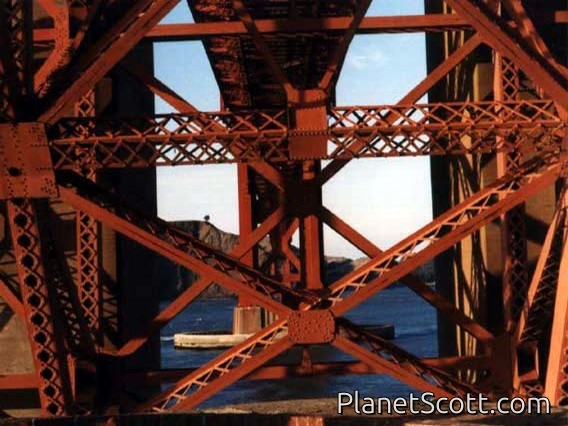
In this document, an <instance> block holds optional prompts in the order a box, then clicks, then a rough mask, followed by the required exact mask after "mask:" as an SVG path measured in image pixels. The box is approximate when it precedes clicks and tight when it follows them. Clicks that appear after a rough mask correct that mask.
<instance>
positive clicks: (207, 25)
mask: <svg viewBox="0 0 568 426" xmlns="http://www.w3.org/2000/svg"><path fill="white" fill-rule="evenodd" d="M255 22H256V25H257V27H258V31H259V32H260V33H261V34H294V33H318V32H339V31H345V30H346V29H347V28H348V27H349V22H350V18H348V17H345V18H344V17H338V18H319V19H318V18H298V19H258V20H256V21H255ZM538 22H539V23H547V24H550V23H555V24H566V23H568V12H566V11H561V10H560V11H556V12H555V13H554V15H551V16H544V15H543V16H541V17H538ZM464 29H471V27H470V26H469V24H468V22H467V21H466V20H464V19H462V18H461V17H460V16H457V15H456V14H430V15H409V16H368V17H366V18H364V19H363V21H362V22H361V25H359V28H358V29H357V31H356V34H381V33H411V32H429V31H449V30H451V31H456V30H464ZM246 34H247V30H246V28H245V26H244V25H243V23H242V22H240V21H227V22H199V23H187V24H161V25H156V26H155V27H154V28H153V29H151V30H150V32H149V33H148V35H147V36H146V39H150V40H152V41H158V42H164V41H192V40H201V39H203V38H205V37H214V36H238V35H246ZM54 36H55V30H54V29H51V28H48V29H45V28H42V29H36V30H35V31H34V41H35V42H48V41H52V40H53V39H54Z"/></svg>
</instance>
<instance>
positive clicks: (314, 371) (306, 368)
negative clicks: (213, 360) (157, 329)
mask: <svg viewBox="0 0 568 426" xmlns="http://www.w3.org/2000/svg"><path fill="white" fill-rule="evenodd" d="M420 361H421V362H422V364H424V365H427V366H429V367H433V368H438V369H442V370H444V369H448V370H450V369H452V370H453V369H457V370H459V369H470V368H476V369H479V370H482V369H488V368H490V367H491V359H490V358H489V357H485V356H465V357H448V358H421V359H420ZM196 370H197V369H194V368H189V369H184V368H179V369H165V370H157V371H146V372H144V373H130V374H127V375H126V376H125V377H124V379H125V383H128V384H130V385H133V384H144V385H161V384H165V383H172V382H177V381H178V380H180V379H182V378H183V377H184V376H186V375H188V374H191V373H193V372H194V371H196ZM343 374H384V370H382V369H379V368H377V367H376V366H374V365H369V364H366V363H364V362H361V361H337V362H315V363H313V364H310V365H303V364H281V365H267V366H264V367H260V368H259V369H258V370H256V371H254V372H253V373H251V374H249V375H248V376H246V379H247V380H267V379H270V380H274V379H285V378H289V377H305V376H308V377H309V376H318V375H322V376H327V375H343Z"/></svg>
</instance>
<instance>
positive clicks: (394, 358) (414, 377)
mask: <svg viewBox="0 0 568 426" xmlns="http://www.w3.org/2000/svg"><path fill="white" fill-rule="evenodd" d="M338 327H339V329H340V330H344V332H345V334H346V336H347V337H342V336H338V337H336V339H335V341H334V342H333V345H334V346H336V347H337V348H339V349H341V350H343V351H345V352H347V353H349V354H351V355H353V356H355V357H356V358H359V359H360V360H361V361H363V362H366V363H367V364H369V365H378V366H380V367H382V368H383V369H384V370H385V372H386V373H387V374H389V375H390V376H392V377H393V378H395V379H398V380H400V381H401V382H404V383H406V384H408V385H410V386H412V387H413V388H416V389H419V390H421V391H424V392H432V393H434V394H435V395H436V397H437V398H440V397H444V396H445V397H448V398H452V397H456V396H457V397H465V396H466V395H467V394H471V395H474V394H479V393H480V392H479V390H476V389H475V387H474V386H471V385H469V384H467V383H464V382H462V381H460V380H458V379H455V378H453V377H452V376H451V375H449V374H448V373H446V372H444V371H442V370H438V369H437V368H435V367H432V366H429V365H427V364H425V363H424V362H423V361H422V360H420V359H419V358H418V357H416V356H414V355H412V354H411V353H409V352H407V351H405V350H403V349H401V348H399V347H397V346H396V345H395V344H393V343H390V342H387V341H386V340H384V339H382V338H380V337H378V336H376V335H374V334H372V333H369V332H367V331H365V330H364V329H363V328H361V327H358V326H356V325H355V324H353V323H351V322H349V321H347V320H345V319H343V318H342V319H340V320H338ZM355 342H358V343H355ZM362 344H366V345H367V346H368V348H369V349H367V348H364V347H363V346H362Z"/></svg>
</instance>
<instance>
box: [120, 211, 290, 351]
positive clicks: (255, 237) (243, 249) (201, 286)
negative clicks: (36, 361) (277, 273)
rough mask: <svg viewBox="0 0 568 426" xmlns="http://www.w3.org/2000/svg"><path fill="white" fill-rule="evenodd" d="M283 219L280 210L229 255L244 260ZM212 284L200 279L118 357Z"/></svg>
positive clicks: (140, 341)
mask: <svg viewBox="0 0 568 426" xmlns="http://www.w3.org/2000/svg"><path fill="white" fill-rule="evenodd" d="M282 219H284V209H283V208H278V209H276V211H274V212H273V213H272V214H271V215H270V216H269V217H268V218H267V219H266V220H265V221H264V222H263V223H262V224H261V225H260V226H258V227H257V228H256V229H255V230H254V231H252V232H251V233H250V234H249V235H248V236H247V237H246V238H242V239H241V240H240V241H239V244H238V245H237V246H236V247H235V248H234V249H233V250H232V251H231V252H230V253H229V255H230V256H232V257H234V258H236V259H242V258H243V257H244V256H245V255H246V254H247V253H248V252H249V251H250V250H251V249H252V248H253V247H254V245H256V244H258V242H260V240H262V239H263V238H264V237H265V236H266V234H268V233H269V232H270V231H271V230H272V229H273V228H274V227H276V226H277V225H278V224H279V223H280V222H281V221H282ZM212 283H213V281H212V280H210V279H208V278H206V277H203V278H200V279H199V280H197V281H196V282H194V283H193V284H192V285H191V286H190V287H188V288H187V289H186V290H185V291H183V292H182V293H181V294H180V295H179V296H178V297H177V298H176V299H175V300H174V301H173V302H171V303H170V304H168V306H167V307H166V308H164V310H163V311H162V312H160V313H159V314H158V315H157V316H156V318H154V319H153V320H152V322H151V324H150V325H149V327H148V329H147V332H146V333H145V334H144V335H140V336H138V337H135V338H132V339H130V340H129V341H128V342H126V343H125V344H124V345H123V346H122V347H121V348H119V350H118V351H117V352H116V355H117V356H127V355H130V354H132V353H134V352H135V351H136V350H137V349H139V348H140V347H141V346H142V345H143V344H144V343H145V342H146V341H147V340H148V338H149V337H150V336H151V335H153V334H154V333H156V332H157V331H159V330H160V329H161V328H162V327H164V326H165V325H166V324H167V323H168V322H169V321H171V320H172V319H173V318H175V317H176V316H177V315H178V314H179V313H180V312H181V311H182V310H183V309H185V308H186V307H187V306H188V305H189V304H190V303H191V302H192V301H194V300H195V299H196V298H197V297H198V296H199V295H200V294H201V293H202V292H203V291H204V290H205V289H206V288H207V287H209V286H210V285H211V284H212Z"/></svg>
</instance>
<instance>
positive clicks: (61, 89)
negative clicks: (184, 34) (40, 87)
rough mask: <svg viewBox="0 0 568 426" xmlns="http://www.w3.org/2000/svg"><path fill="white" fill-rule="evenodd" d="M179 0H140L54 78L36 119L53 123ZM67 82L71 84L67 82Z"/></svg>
mask: <svg viewBox="0 0 568 426" xmlns="http://www.w3.org/2000/svg"><path fill="white" fill-rule="evenodd" d="M178 2H179V0H140V1H136V2H134V3H133V5H132V6H131V7H130V9H129V10H128V11H127V12H126V13H125V14H124V16H122V17H121V18H120V19H119V20H118V22H116V23H114V25H112V26H111V27H110V29H109V30H108V31H107V32H106V33H105V34H104V35H103V36H102V37H100V38H99V39H97V41H96V42H95V43H94V44H93V45H91V46H89V48H88V49H85V53H84V54H82V55H81V56H80V57H78V58H75V59H74V60H73V62H72V63H71V65H70V69H69V71H68V72H65V73H63V74H62V76H61V77H60V79H59V77H58V81H54V83H53V90H51V91H50V93H49V94H48V95H47V96H46V99H47V105H48V106H47V108H46V109H45V111H43V112H42V113H41V114H40V116H39V121H41V122H45V123H53V122H55V121H57V119H58V118H59V117H61V114H63V113H64V111H65V110H66V109H67V108H71V107H72V106H73V105H74V104H75V103H76V102H77V101H78V100H79V99H80V98H81V96H83V95H85V94H86V93H87V92H88V91H89V89H91V88H92V87H93V85H94V84H96V83H98V82H99V81H100V80H101V79H102V78H103V77H104V75H105V74H106V73H107V72H108V71H110V70H111V69H112V68H113V67H114V66H115V65H116V64H117V63H118V62H119V61H120V60H121V59H122V58H123V57H124V56H125V55H126V54H127V53H128V52H129V51H130V50H131V49H132V48H133V47H134V46H135V45H136V44H137V43H138V42H139V41H140V40H141V39H142V37H144V35H145V34H146V33H147V32H148V31H149V30H150V28H152V27H153V26H154V25H156V24H157V23H158V22H159V21H160V20H161V19H162V18H163V17H164V16H165V15H166V14H167V13H168V12H169V11H170V10H171V9H172V8H173V7H174V6H175V5H176V4H177V3H178ZM69 82H71V84H69Z"/></svg>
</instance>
